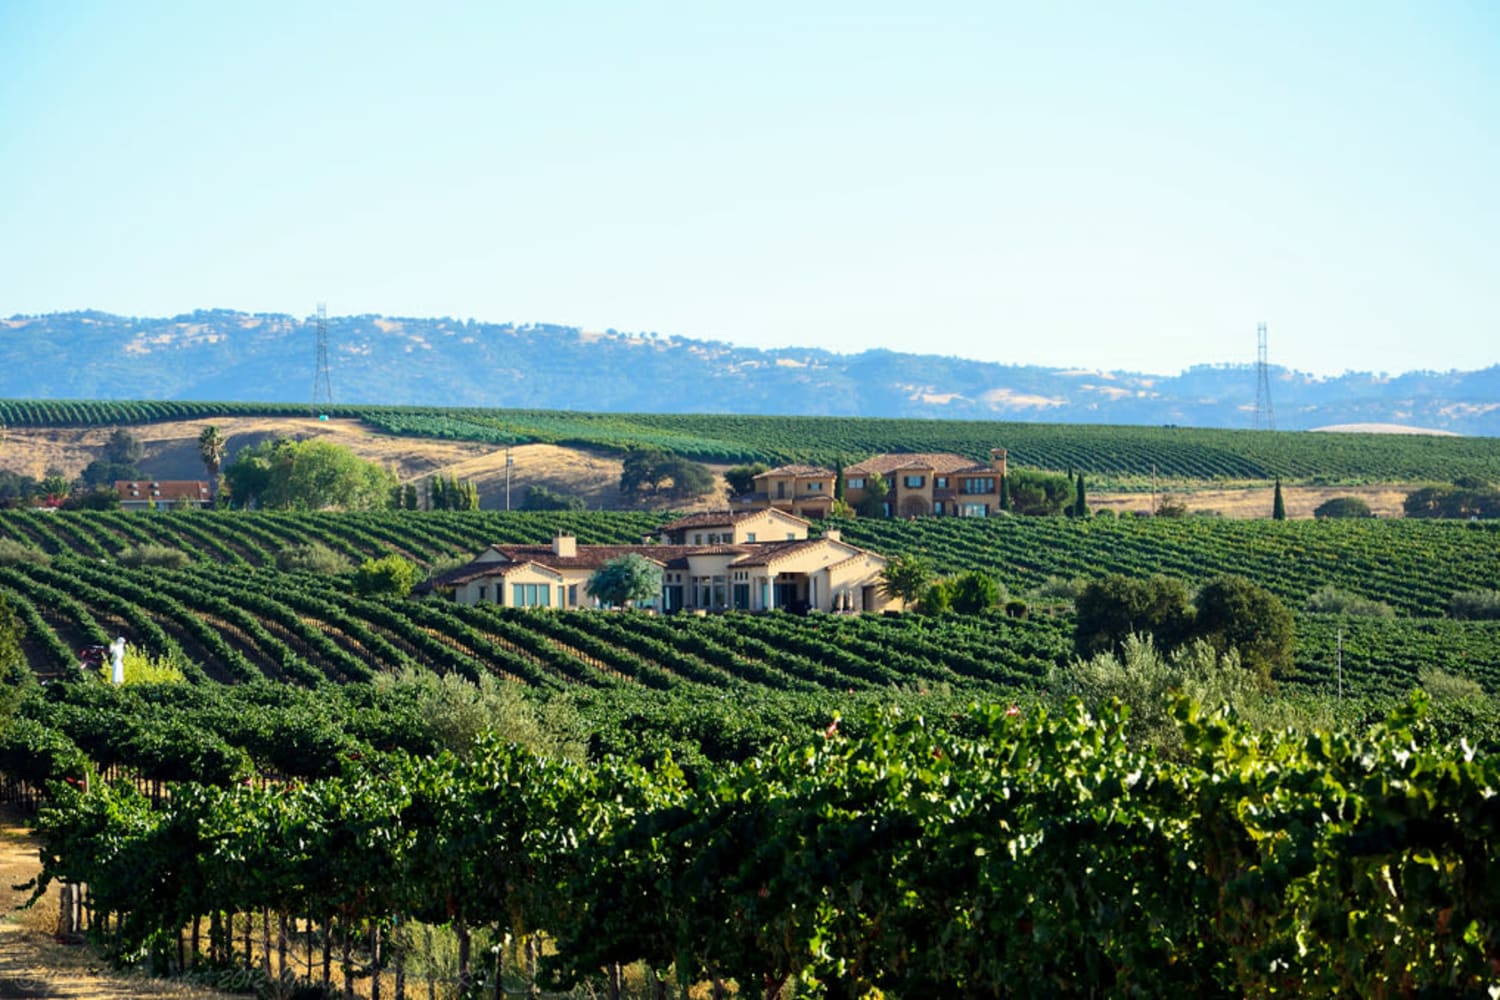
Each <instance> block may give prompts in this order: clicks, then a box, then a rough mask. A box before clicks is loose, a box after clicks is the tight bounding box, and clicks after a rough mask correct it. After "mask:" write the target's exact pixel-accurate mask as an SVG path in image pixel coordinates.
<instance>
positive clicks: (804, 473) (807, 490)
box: [734, 465, 838, 520]
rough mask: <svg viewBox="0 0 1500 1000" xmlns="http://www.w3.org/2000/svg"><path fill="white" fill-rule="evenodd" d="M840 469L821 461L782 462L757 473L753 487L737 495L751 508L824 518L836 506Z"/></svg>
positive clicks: (737, 499) (738, 500) (816, 518)
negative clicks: (793, 463) (783, 463)
mask: <svg viewBox="0 0 1500 1000" xmlns="http://www.w3.org/2000/svg"><path fill="white" fill-rule="evenodd" d="M837 481H838V473H836V472H834V471H833V470H832V469H825V468H823V467H822V466H818V465H781V466H777V467H776V468H774V469H767V470H766V471H765V472H762V473H761V474H760V475H758V476H756V477H755V489H754V491H752V492H750V493H747V494H745V495H744V496H738V497H735V498H734V503H735V504H736V505H737V506H738V505H743V506H746V507H751V508H763V507H769V508H772V509H774V510H780V511H785V512H786V513H788V514H795V515H796V516H798V517H808V518H812V519H814V520H821V519H822V518H825V517H827V516H828V512H829V511H830V510H831V509H832V508H833V494H834V486H835V484H836V483H837Z"/></svg>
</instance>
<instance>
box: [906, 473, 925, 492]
mask: <svg viewBox="0 0 1500 1000" xmlns="http://www.w3.org/2000/svg"><path fill="white" fill-rule="evenodd" d="M926 484H927V477H926V476H907V477H906V479H905V480H903V482H902V485H904V486H905V487H906V488H907V489H909V490H920V489H921V488H922V487H923V486H925V485H926Z"/></svg>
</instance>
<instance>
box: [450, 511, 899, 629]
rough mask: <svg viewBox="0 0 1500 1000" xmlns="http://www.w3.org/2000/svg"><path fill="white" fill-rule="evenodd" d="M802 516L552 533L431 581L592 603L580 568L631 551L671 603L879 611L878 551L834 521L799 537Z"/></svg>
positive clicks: (562, 603) (706, 517)
mask: <svg viewBox="0 0 1500 1000" xmlns="http://www.w3.org/2000/svg"><path fill="white" fill-rule="evenodd" d="M808 526H809V524H808V522H807V521H806V520H804V519H803V518H800V517H796V516H795V515H792V514H788V513H785V512H784V511H779V510H775V509H772V508H765V509H761V510H753V511H741V512H735V511H722V512H716V513H705V514H693V515H690V516H688V517H684V518H681V519H679V520H677V521H674V522H672V523H671V524H668V525H666V526H665V527H664V528H663V529H662V534H661V539H660V540H659V541H656V542H646V543H643V544H640V545H579V544H578V542H577V540H576V539H575V538H573V537H571V536H568V535H559V536H558V537H557V538H554V539H553V540H552V543H551V544H550V545H492V546H490V547H489V548H488V549H486V550H485V551H484V552H482V553H480V555H479V556H478V557H477V558H475V559H474V561H473V562H470V563H469V564H468V565H466V566H463V567H460V568H459V569H457V570H454V571H453V572H451V573H448V574H446V575H444V576H443V577H441V578H439V579H438V580H435V581H433V589H434V590H437V591H450V590H451V591H452V594H453V599H454V600H456V601H458V602H459V603H460V604H499V605H502V606H505V607H550V608H579V607H594V606H595V602H594V601H593V599H592V598H590V597H588V596H587V595H586V594H585V587H586V585H587V583H588V580H589V577H590V576H592V575H593V574H594V572H595V571H596V570H598V569H599V568H600V567H601V566H603V565H604V564H605V563H607V562H609V561H610V560H611V559H615V558H618V557H619V556H622V555H626V554H629V553H635V554H637V555H640V556H643V557H644V558H646V559H649V560H651V561H652V562H654V563H656V564H657V565H658V566H660V567H661V569H662V588H661V594H660V595H659V597H658V599H657V600H656V601H655V602H653V603H654V606H655V607H656V608H657V609H659V610H661V611H664V612H675V611H728V610H739V611H769V610H773V609H777V608H780V609H784V610H789V611H807V610H817V611H829V612H858V611H884V610H886V609H888V608H899V607H900V606H901V604H900V602H899V601H892V600H889V599H887V598H885V597H882V596H881V594H880V580H881V576H880V574H881V571H882V570H884V569H885V566H886V559H885V557H884V556H880V555H877V554H876V553H874V552H868V551H866V550H864V549H861V548H859V547H857V546H854V545H850V544H849V543H847V542H845V541H843V540H842V539H841V538H840V537H839V534H838V532H837V531H829V532H825V533H824V534H823V536H822V537H821V538H808V537H807V529H808Z"/></svg>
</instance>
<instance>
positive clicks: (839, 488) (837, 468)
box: [833, 458, 844, 500]
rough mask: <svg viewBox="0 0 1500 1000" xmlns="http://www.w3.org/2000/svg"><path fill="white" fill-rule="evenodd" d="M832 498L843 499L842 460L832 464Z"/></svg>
mask: <svg viewBox="0 0 1500 1000" xmlns="http://www.w3.org/2000/svg"><path fill="white" fill-rule="evenodd" d="M833 498H834V499H835V500H842V499H844V460H843V459H842V458H841V459H839V460H838V461H837V462H835V463H833Z"/></svg>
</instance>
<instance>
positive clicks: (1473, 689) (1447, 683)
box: [1417, 667, 1484, 702]
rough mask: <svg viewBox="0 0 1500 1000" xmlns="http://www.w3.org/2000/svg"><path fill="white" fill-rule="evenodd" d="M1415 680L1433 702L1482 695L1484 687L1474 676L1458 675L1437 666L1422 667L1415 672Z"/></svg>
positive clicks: (1481, 696) (1480, 696)
mask: <svg viewBox="0 0 1500 1000" xmlns="http://www.w3.org/2000/svg"><path fill="white" fill-rule="evenodd" d="M1417 680H1418V682H1419V683H1420V684H1421V685H1422V690H1423V691H1426V692H1427V695H1428V697H1430V698H1431V699H1432V700H1433V701H1435V702H1446V701H1456V700H1459V699H1462V698H1483V697H1484V688H1483V687H1481V686H1480V684H1479V682H1478V681H1476V680H1475V679H1474V678H1472V677H1460V676H1459V675H1458V674H1450V673H1449V672H1448V671H1446V670H1439V669H1438V668H1437V667H1423V668H1422V669H1421V670H1419V671H1418V672H1417Z"/></svg>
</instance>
